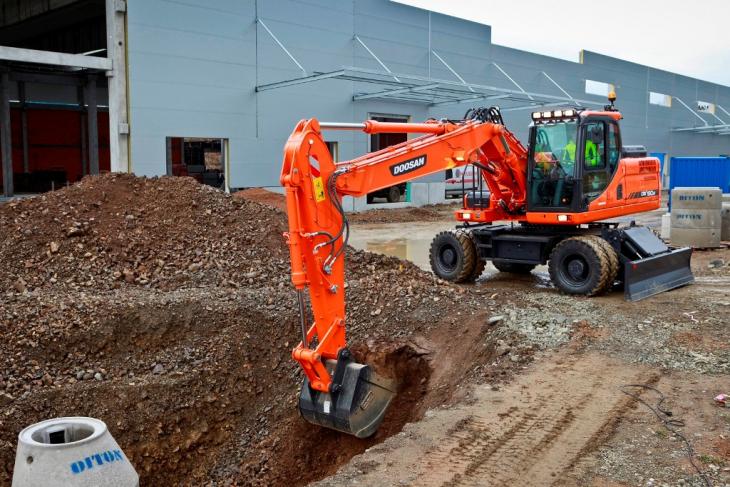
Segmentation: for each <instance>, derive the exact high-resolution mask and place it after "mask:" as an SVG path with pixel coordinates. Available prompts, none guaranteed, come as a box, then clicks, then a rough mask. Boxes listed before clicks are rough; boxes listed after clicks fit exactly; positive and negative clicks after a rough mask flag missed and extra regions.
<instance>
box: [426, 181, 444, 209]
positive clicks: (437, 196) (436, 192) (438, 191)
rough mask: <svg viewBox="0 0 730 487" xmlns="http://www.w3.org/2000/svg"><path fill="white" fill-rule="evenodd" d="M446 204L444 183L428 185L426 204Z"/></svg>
mask: <svg viewBox="0 0 730 487" xmlns="http://www.w3.org/2000/svg"><path fill="white" fill-rule="evenodd" d="M445 202H446V183H428V204H429V205H437V204H439V203H445Z"/></svg>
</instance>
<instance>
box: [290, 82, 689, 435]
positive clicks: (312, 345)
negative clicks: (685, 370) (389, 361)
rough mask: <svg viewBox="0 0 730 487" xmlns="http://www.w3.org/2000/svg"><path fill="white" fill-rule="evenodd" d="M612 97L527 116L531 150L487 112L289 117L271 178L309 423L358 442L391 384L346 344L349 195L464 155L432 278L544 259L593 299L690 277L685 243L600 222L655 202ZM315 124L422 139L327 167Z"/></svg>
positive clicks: (653, 187)
mask: <svg viewBox="0 0 730 487" xmlns="http://www.w3.org/2000/svg"><path fill="white" fill-rule="evenodd" d="M614 100H615V95H612V96H610V97H609V101H610V105H606V106H605V108H604V110H601V111H591V110H585V109H581V108H563V109H557V110H549V111H538V112H534V113H532V122H531V124H530V132H529V145H528V148H527V149H526V148H525V147H524V146H523V145H522V144H521V143H520V142H519V141H518V140H517V138H516V137H515V136H514V135H513V134H512V133H511V132H510V131H509V130H507V128H506V127H505V125H504V122H503V120H502V116H501V113H500V111H499V109H498V108H496V107H491V108H478V109H471V110H469V111H468V112H467V113H466V115H465V117H464V118H463V119H461V120H447V119H443V120H428V121H426V122H424V123H387V122H377V121H373V120H367V121H365V122H364V123H321V122H319V121H317V120H316V119H308V120H302V121H300V122H299V123H298V124H297V126H296V128H295V129H294V132H293V133H292V134H291V136H290V137H289V140H288V141H287V143H286V146H285V149H284V162H283V167H282V171H281V184H282V186H284V188H285V190H286V204H287V213H288V219H289V231H288V233H287V234H286V238H287V240H288V245H289V248H290V252H291V278H292V283H293V284H294V287H295V288H296V291H297V296H298V303H299V313H300V319H301V333H302V340H301V342H300V343H299V344H298V345H297V346H296V348H294V350H293V352H292V356H293V358H294V360H296V361H297V362H298V363H299V364H300V366H301V367H302V369H303V371H304V374H305V379H304V384H303V385H302V389H301V393H300V397H299V410H300V412H301V414H302V416H303V417H304V418H305V419H306V420H308V421H310V422H311V423H314V424H317V425H321V426H324V427H328V428H332V429H335V430H339V431H342V432H345V433H349V434H352V435H355V436H357V437H361V438H364V437H367V436H370V435H372V434H373V433H375V431H376V430H377V428H378V426H379V425H380V423H381V422H382V420H383V417H384V414H385V411H386V409H387V407H388V405H389V404H390V402H391V400H392V398H393V396H394V394H395V391H396V386H395V382H394V381H393V380H391V379H386V378H384V377H380V376H379V375H378V374H376V373H375V372H374V371H373V370H372V368H371V367H370V366H368V365H365V364H360V363H357V362H355V361H354V359H353V357H352V356H351V354H350V352H349V350H348V348H347V342H346V339H345V328H346V327H345V265H344V257H345V248H346V245H347V236H348V233H349V226H348V222H347V216H346V214H345V211H344V209H343V206H342V197H343V196H345V195H349V196H353V197H362V196H366V195H367V194H368V193H371V192H373V191H377V190H379V189H382V188H387V187H389V186H393V185H397V184H402V183H404V182H407V181H411V180H413V179H417V178H420V177H423V176H427V175H430V174H435V173H442V172H443V171H445V170H448V169H451V168H454V167H457V166H465V165H468V164H472V165H473V166H475V171H476V172H477V173H478V174H479V175H480V177H479V178H478V179H479V184H478V185H476V186H474V187H471V188H465V191H464V196H463V205H462V208H460V209H458V210H457V211H456V212H455V216H456V219H457V220H458V221H459V222H460V224H459V225H458V226H457V229H456V230H454V231H448V232H442V233H440V234H438V235H436V237H435V238H434V240H433V242H432V244H431V249H430V258H431V267H432V269H433V271H434V273H435V274H436V275H437V276H439V277H441V278H443V279H445V280H448V281H452V282H468V281H473V280H475V279H476V278H477V277H478V276H479V275H480V274H481V272H482V270H483V269H484V265H485V262H486V261H487V260H490V261H492V263H493V264H494V265H495V267H497V269H498V270H500V271H504V272H513V273H526V272H530V271H531V270H532V269H533V268H534V267H535V266H536V265H539V264H546V263H547V264H548V269H549V273H550V277H551V280H552V281H553V283H554V284H555V286H556V287H557V288H558V289H560V290H561V291H563V292H565V293H568V294H579V295H587V296H592V295H596V294H600V293H603V292H606V291H608V290H610V289H612V288H613V287H614V286H615V285H617V284H620V285H623V286H624V292H625V297H626V299H628V300H637V299H642V298H645V297H647V296H651V295H653V294H656V293H659V292H662V291H666V290H669V289H672V288H675V287H678V286H681V285H684V284H687V283H690V282H692V280H693V276H692V273H691V270H690V257H691V252H692V251H691V249H689V248H682V249H670V248H668V247H667V246H666V245H664V243H663V242H662V241H661V240H660V239H659V238H657V237H656V236H655V235H654V233H653V232H652V231H651V230H649V229H648V228H646V227H641V226H636V225H635V224H634V223H633V222H631V224H629V225H628V226H626V225H625V226H623V227H622V226H621V225H620V224H619V223H616V222H606V221H603V220H606V219H611V218H615V217H619V216H624V215H629V214H634V213H639V212H644V211H650V210H654V209H657V208H659V205H660V200H661V186H660V177H659V167H660V165H659V160H658V159H656V158H653V157H647V156H646V151H645V149H643V148H641V147H636V146H622V144H621V133H620V130H619V124H618V122H619V120H620V119H621V118H622V117H621V114H620V113H619V112H618V111H617V110H616V108H615V107H614ZM323 130H359V131H362V132H365V133H367V134H376V133H404V132H405V133H419V134H424V135H422V136H420V137H417V138H414V139H411V140H408V141H406V142H403V143H401V144H398V145H395V146H391V147H388V148H385V149H383V150H380V151H377V152H373V153H369V154H366V155H363V156H361V157H358V158H356V159H352V160H350V161H344V162H335V161H333V160H332V155H331V154H330V152H329V151H328V149H327V145H326V143H325V141H324V139H323V137H322V131H323ZM500 222H501V223H500ZM307 288H308V290H309V298H310V302H311V310H312V314H313V323H312V324H311V325H310V324H309V322H310V319H309V316H308V315H309V313H308V309H307V306H306V301H305V296H304V291H305V289H307Z"/></svg>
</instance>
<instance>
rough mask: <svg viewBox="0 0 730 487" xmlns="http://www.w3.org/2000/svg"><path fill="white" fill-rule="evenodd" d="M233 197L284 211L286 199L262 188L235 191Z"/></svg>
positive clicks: (279, 194)
mask: <svg viewBox="0 0 730 487" xmlns="http://www.w3.org/2000/svg"><path fill="white" fill-rule="evenodd" d="M233 196H234V197H235V198H241V199H244V200H249V201H255V202H257V203H262V204H264V205H268V206H271V207H274V208H278V209H280V210H282V211H286V197H285V196H284V195H283V194H281V193H274V192H272V191H268V190H266V189H263V188H249V189H243V190H241V191H237V192H235V193H234V194H233Z"/></svg>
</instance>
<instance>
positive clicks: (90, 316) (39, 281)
mask: <svg viewBox="0 0 730 487" xmlns="http://www.w3.org/2000/svg"><path fill="white" fill-rule="evenodd" d="M0 228H3V229H5V230H6V231H4V232H3V234H2V238H0V266H2V268H3V273H2V274H0V485H5V484H7V483H8V482H9V479H10V476H11V475H12V464H13V461H14V450H15V441H16V435H17V433H18V432H19V431H20V429H22V428H23V427H24V426H26V425H28V424H31V423H33V422H35V421H39V420H41V419H45V418H49V417H54V416H63V415H90V416H94V417H99V418H101V419H103V420H104V421H106V422H107V424H108V425H109V427H110V429H111V431H112V433H113V434H114V435H115V437H116V438H117V440H118V441H119V442H120V444H122V445H123V447H124V449H125V452H126V453H127V454H128V456H129V457H130V459H131V460H132V462H133V464H134V465H135V466H136V467H137V469H138V471H139V472H140V475H141V477H142V479H143V481H144V483H145V484H146V485H172V484H176V485H200V484H201V483H204V482H224V483H226V485H228V484H232V485H250V484H259V485H283V484H285V483H288V479H289V478H290V477H291V476H292V475H293V474H292V472H294V471H297V470H302V469H304V470H309V471H310V472H311V473H310V474H309V477H307V476H305V477H302V478H301V479H300V482H305V481H306V480H307V479H310V480H311V479H314V478H316V476H319V475H323V472H322V471H321V470H320V469H318V468H314V466H313V462H316V459H312V458H311V457H310V456H309V455H308V448H311V447H312V445H311V444H310V443H307V442H306V441H303V442H302V443H301V444H299V443H297V444H296V445H295V446H294V447H292V446H291V445H287V448H289V449H288V450H287V455H288V456H289V457H290V461H288V462H284V463H281V462H274V463H273V464H272V461H273V459H274V458H276V457H277V452H279V451H280V450H281V448H283V447H284V445H285V442H284V440H285V439H288V438H290V436H288V435H293V436H297V435H300V436H312V435H311V433H310V431H309V430H308V429H307V427H306V425H304V424H303V423H302V422H301V421H300V420H299V419H298V415H297V413H296V408H295V407H294V401H295V398H296V392H297V390H298V388H299V385H300V383H301V374H300V372H299V371H298V369H297V368H296V367H295V365H294V362H293V361H292V360H291V358H290V351H291V349H292V347H293V346H294V345H295V344H296V340H297V337H298V318H297V316H296V304H295V296H294V293H293V292H292V289H291V285H290V281H289V259H288V249H287V248H286V245H285V241H284V238H283V237H282V233H283V232H284V231H285V229H286V219H285V215H284V213H283V212H281V211H280V210H278V209H274V208H271V207H269V206H266V205H262V204H259V203H256V202H252V201H248V200H246V199H245V198H236V197H231V196H228V195H226V194H224V193H222V192H220V191H217V190H212V189H210V188H208V187H207V186H203V185H199V184H197V183H195V182H194V181H193V180H191V179H188V178H166V177H163V178H153V179H147V178H137V177H134V176H131V175H116V174H115V175H104V176H100V177H89V178H85V179H84V180H83V181H82V182H80V183H79V184H76V185H74V186H71V187H68V188H65V189H63V190H60V191H56V192H53V193H48V194H45V195H41V196H36V197H32V198H26V199H22V200H18V201H11V202H9V203H7V204H4V205H0ZM347 272H348V278H347V286H346V289H347V291H346V292H347V294H348V299H349V301H348V303H349V306H348V314H347V318H348V321H349V328H348V331H349V334H350V337H351V341H352V343H353V346H354V347H355V348H356V349H358V350H360V351H361V353H371V354H372V353H376V354H377V352H378V350H379V349H380V348H382V347H386V348H388V347H391V348H392V347H393V346H394V345H393V344H394V343H400V344H402V345H400V346H399V347H396V348H393V349H392V350H391V352H392V354H394V355H393V356H397V357H401V358H397V359H396V360H394V361H392V362H393V363H395V364H401V363H404V364H408V363H411V362H414V361H415V362H414V363H421V362H420V361H422V360H423V359H422V358H418V357H419V356H420V355H419V353H415V352H414V353H411V352H407V350H411V349H412V346H411V345H409V344H408V343H409V340H411V339H412V338H413V337H414V336H415V335H420V334H427V333H429V331H430V330H432V329H434V328H437V327H438V326H439V324H440V323H442V322H444V321H445V320H446V321H448V322H449V323H453V321H454V320H453V318H452V317H454V316H460V315H461V314H462V313H466V314H467V315H468V316H472V315H473V314H474V311H469V310H476V309H478V308H479V307H480V306H482V304H483V303H485V302H487V303H492V304H493V301H490V300H488V299H485V297H484V296H483V295H482V293H481V291H479V290H475V289H474V288H468V287H459V286H453V285H450V284H447V283H445V282H443V281H440V280H438V279H436V278H434V277H433V276H432V275H429V274H426V273H424V272H422V271H421V270H419V269H418V268H416V267H415V266H414V265H413V264H410V263H408V262H404V261H401V260H399V259H395V258H388V257H383V256H380V255H375V254H370V253H367V252H362V251H355V250H352V249H348V252H347ZM358 347H359V348H358ZM404 350H405V351H404ZM403 357H405V358H403ZM391 365H392V364H391ZM398 367H401V365H398ZM402 367H406V366H405V365H402ZM408 367H410V366H408ZM408 367H406V369H407V373H406V374H404V375H405V376H411V377H418V380H416V384H417V385H418V387H417V388H416V389H418V388H425V387H426V384H427V383H428V382H427V376H428V374H429V370H430V367H429V365H428V364H426V363H425V362H424V364H422V366H419V367H411V368H412V369H413V370H411V369H410V368H408ZM409 374H410V375H409ZM424 374H425V375H424ZM414 380H415V379H414ZM404 387H405V386H404ZM409 387H410V386H409ZM416 389H414V391H416ZM408 390H410V389H408ZM418 390H419V391H420V389H418ZM423 394H425V391H421V392H418V393H417V392H413V395H412V397H411V398H410V399H408V397H409V395H408V394H407V393H403V394H401V396H402V397H403V398H404V399H403V400H406V399H408V400H409V401H411V402H412V403H413V404H416V403H417V402H418V401H419V400H420V398H421V397H422V395H423ZM402 411H404V412H401V413H400V414H398V415H397V416H394V417H392V418H391V419H390V420H389V421H390V423H389V426H388V427H387V428H384V429H383V432H382V435H383V436H387V435H389V434H392V433H395V432H397V431H399V429H400V427H401V426H402V425H403V424H404V423H405V422H407V421H408V420H410V419H412V418H414V417H416V415H417V414H419V413H418V408H416V407H415V406H413V407H404V408H402ZM380 434H381V433H379V435H380ZM328 435H329V436H328ZM330 436H332V432H328V431H326V430H320V429H319V428H317V429H316V435H314V436H313V438H312V440H311V441H322V438H329V437H330ZM317 438H319V439H317ZM343 441H344V443H343ZM376 441H381V438H380V437H379V438H378V439H374V440H372V442H376ZM372 442H371V443H370V444H373V443H372ZM366 447H367V444H366V443H362V442H355V441H350V440H342V441H340V442H339V443H338V442H332V445H331V446H328V447H327V451H330V452H332V454H334V452H335V451H337V452H338V453H337V455H338V459H339V462H344V461H346V460H347V459H348V458H349V457H350V456H352V455H354V454H356V453H357V452H359V451H362V450H363V449H364V448H366ZM292 448H293V449H292ZM252 479H253V480H252Z"/></svg>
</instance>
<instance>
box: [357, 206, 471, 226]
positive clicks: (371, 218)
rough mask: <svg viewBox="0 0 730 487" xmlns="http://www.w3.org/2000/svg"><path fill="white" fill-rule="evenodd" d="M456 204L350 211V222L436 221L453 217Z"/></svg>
mask: <svg viewBox="0 0 730 487" xmlns="http://www.w3.org/2000/svg"><path fill="white" fill-rule="evenodd" d="M456 208H457V206H456V204H450V203H444V204H440V205H426V206H417V207H408V208H377V209H374V210H368V211H363V212H361V213H350V214H349V215H348V217H347V218H348V220H349V221H350V223H401V222H402V223H406V222H434V221H442V220H450V219H453V212H454V210H455V209H456Z"/></svg>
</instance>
